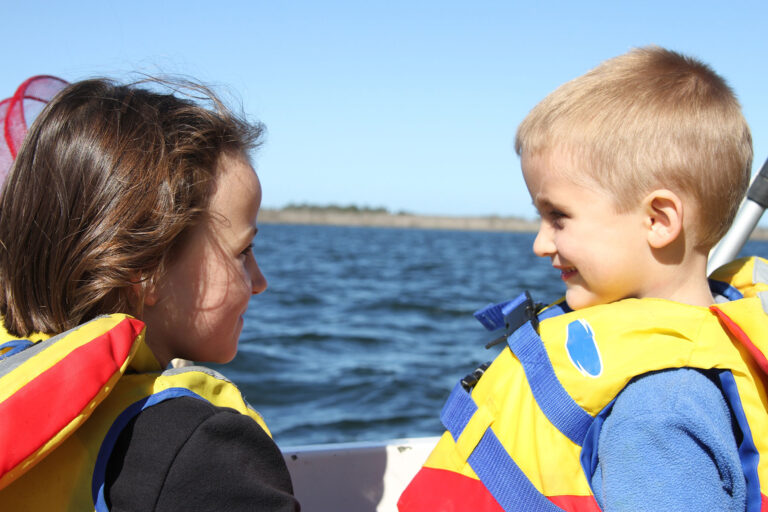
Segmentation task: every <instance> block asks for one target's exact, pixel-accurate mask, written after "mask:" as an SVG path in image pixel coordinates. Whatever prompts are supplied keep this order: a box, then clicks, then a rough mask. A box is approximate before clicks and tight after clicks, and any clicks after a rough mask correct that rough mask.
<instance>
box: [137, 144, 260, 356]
mask: <svg viewBox="0 0 768 512" xmlns="http://www.w3.org/2000/svg"><path fill="white" fill-rule="evenodd" d="M218 165H219V169H218V178H217V179H216V189H215V192H214V194H213V196H212V197H211V203H210V206H209V214H210V215H209V219H208V220H207V221H203V222H201V223H200V224H198V225H197V226H195V227H194V228H193V229H192V230H191V231H190V232H189V234H188V235H187V237H186V239H185V240H183V241H182V243H181V246H180V247H178V249H177V252H176V256H175V258H173V259H172V260H171V261H170V263H169V265H168V266H167V268H166V274H165V276H164V278H163V279H162V281H161V282H160V283H159V284H157V285H156V286H155V287H154V288H151V289H150V290H149V291H148V293H146V296H145V307H144V318H143V320H144V322H145V323H146V324H147V344H148V345H149V347H150V348H151V349H152V351H153V353H154V354H155V357H157V359H158V361H160V363H161V364H162V365H163V366H165V365H167V364H168V363H169V362H170V360H171V359H173V358H176V357H180V358H183V359H189V360H192V361H205V362H213V363H226V362H229V361H231V360H232V358H233V357H234V356H235V353H236V352H237V342H238V338H239V337H240V331H241V330H242V328H243V314H244V313H245V311H246V309H247V308H248V301H249V299H250V297H251V295H253V294H257V293H261V292H263V291H264V290H265V289H266V288H267V281H266V279H265V278H264V276H263V275H262V273H261V270H259V266H258V264H257V263H256V260H255V259H254V256H253V251H252V241H253V237H254V236H255V235H256V232H257V228H256V216H257V214H258V212H259V206H260V205H261V185H260V183H259V179H258V177H257V176H256V173H255V172H254V170H253V168H252V167H251V165H250V164H249V163H248V161H247V160H246V158H245V157H244V156H242V155H225V156H223V157H222V158H221V160H220V162H219V164H218Z"/></svg>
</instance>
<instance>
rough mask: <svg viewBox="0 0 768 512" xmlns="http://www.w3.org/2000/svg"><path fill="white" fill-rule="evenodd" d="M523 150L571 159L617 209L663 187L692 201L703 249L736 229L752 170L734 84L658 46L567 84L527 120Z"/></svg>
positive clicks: (519, 142)
mask: <svg viewBox="0 0 768 512" xmlns="http://www.w3.org/2000/svg"><path fill="white" fill-rule="evenodd" d="M515 149H516V151H517V153H518V155H520V156H521V157H522V158H532V157H542V156H547V155H551V154H552V153H553V152H558V151H559V152H562V154H564V155H566V156H569V157H570V158H572V159H573V160H574V161H576V162H578V164H579V168H580V170H581V171H583V172H584V173H585V176H587V177H589V178H591V179H593V180H594V181H596V182H597V183H598V184H600V185H601V186H603V187H605V188H606V190H608V191H609V192H611V193H612V194H613V196H614V198H615V202H616V207H617V211H626V210H627V209H629V208H632V207H634V206H636V205H637V203H638V201H640V200H641V199H642V197H644V195H645V194H647V193H648V192H650V191H651V190H653V189H654V188H659V187H662V188H668V189H670V190H672V191H673V192H676V193H679V194H682V195H684V196H686V197H690V198H691V199H692V200H693V201H694V202H695V205H696V209H695V210H696V212H697V213H698V217H697V218H696V219H694V223H693V226H694V235H695V241H696V245H697V246H699V247H701V248H703V249H709V248H711V247H712V246H713V245H714V244H715V243H717V241H718V240H719V239H720V238H721V237H722V236H723V235H724V234H725V232H726V231H727V230H728V227H729V226H730V224H731V222H732V221H733V218H734V216H735V215H736V211H737V209H738V206H739V203H740V201H741V199H742V197H743V195H744V193H745V191H746V188H747V186H748V184H749V176H750V172H751V167H752V138H751V135H750V131H749V126H748V125H747V122H746V120H745V119H744V116H743V114H742V112H741V106H740V105H739V102H738V101H737V99H736V97H735V95H734V93H733V91H732V90H731V89H730V87H728V85H727V84H726V82H725V80H723V78H721V77H720V76H719V75H717V74H716V73H715V72H714V71H713V70H712V69H711V68H709V67H708V66H707V65H705V64H703V63H701V62H699V61H698V60H695V59H692V58H690V57H686V56H684V55H681V54H679V53H676V52H673V51H670V50H666V49H663V48H659V47H655V46H651V47H645V48H639V49H634V50H632V51H630V52H629V53H626V54H624V55H621V56H619V57H615V58H613V59H610V60H607V61H605V62H603V63H602V64H600V65H599V66H598V67H596V68H595V69H593V70H592V71H589V72H588V73H586V74H585V75H582V76H580V77H579V78H576V79H575V80H572V81H570V82H567V83H565V84H563V85H562V86H560V87H559V88H558V89H557V90H555V91H554V92H553V93H551V94H550V95H549V96H547V97H546V98H545V99H544V100H543V101H542V102H541V103H539V104H538V105H536V107H534V109H533V110H531V112H530V113H529V114H528V116H527V117H526V118H525V120H524V121H523V122H522V123H521V124H520V127H519V128H518V131H517V138H516V141H515ZM577 178H578V177H577Z"/></svg>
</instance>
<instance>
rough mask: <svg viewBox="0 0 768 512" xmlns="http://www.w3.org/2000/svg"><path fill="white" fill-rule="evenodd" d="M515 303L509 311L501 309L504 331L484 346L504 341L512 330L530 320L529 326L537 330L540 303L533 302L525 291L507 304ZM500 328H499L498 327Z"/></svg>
mask: <svg viewBox="0 0 768 512" xmlns="http://www.w3.org/2000/svg"><path fill="white" fill-rule="evenodd" d="M514 303H516V305H515V306H514V307H513V308H512V309H511V310H509V311H502V312H503V313H504V331H503V334H502V335H501V336H499V337H497V338H494V339H493V340H492V341H489V342H488V343H487V344H486V345H485V348H491V347H494V346H496V345H498V344H499V343H502V342H504V341H505V340H506V339H507V338H508V337H509V336H510V335H511V334H512V333H513V332H515V331H516V330H518V329H519V328H520V327H522V326H523V325H525V323H526V322H531V327H533V329H534V330H536V331H538V329H539V317H538V316H537V314H538V312H539V311H541V308H542V306H541V304H535V303H534V302H533V299H531V294H530V293H528V292H527V291H526V292H525V293H524V294H523V295H521V296H520V297H518V299H516V300H515V301H513V302H510V303H509V304H514ZM499 330H501V329H499Z"/></svg>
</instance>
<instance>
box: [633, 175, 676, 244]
mask: <svg viewBox="0 0 768 512" xmlns="http://www.w3.org/2000/svg"><path fill="white" fill-rule="evenodd" d="M642 207H643V213H644V215H645V226H646V228H647V230H648V231H647V232H648V244H649V245H650V246H651V247H652V248H653V249H661V248H663V247H666V246H668V245H669V244H671V243H672V242H674V241H675V240H677V238H678V237H679V236H680V233H681V232H682V230H683V201H682V200H681V199H680V196H678V195H677V194H675V193H674V192H672V191H671V190H667V189H659V190H654V191H653V192H651V193H650V194H648V195H647V196H645V199H643V203H642Z"/></svg>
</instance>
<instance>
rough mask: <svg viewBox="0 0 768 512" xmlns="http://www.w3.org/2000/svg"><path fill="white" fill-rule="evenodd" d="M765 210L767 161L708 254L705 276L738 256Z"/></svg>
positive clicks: (767, 204)
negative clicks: (734, 216)
mask: <svg viewBox="0 0 768 512" xmlns="http://www.w3.org/2000/svg"><path fill="white" fill-rule="evenodd" d="M766 208H768V159H767V160H766V161H765V163H764V164H763V167H762V169H760V172H759V173H758V174H757V175H756V176H755V179H754V180H752V184H751V185H750V187H749V191H748V192H747V198H746V199H745V200H744V203H743V204H742V205H741V208H740V209H739V213H738V214H736V219H735V220H734V221H733V225H732V226H731V229H729V230H728V233H726V235H725V236H724V237H723V239H722V240H720V243H719V244H717V246H715V248H714V249H712V252H711V253H710V254H709V262H708V263H707V274H711V273H712V272H713V271H714V270H715V269H717V268H718V267H721V266H722V265H724V264H726V263H728V262H729V261H731V260H733V259H734V258H736V256H738V254H739V252H740V251H741V249H742V247H744V244H745V243H746V242H747V239H748V238H749V235H751V234H752V231H754V229H755V226H757V223H758V221H759V220H760V217H762V215H763V212H764V211H765V209H766Z"/></svg>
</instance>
